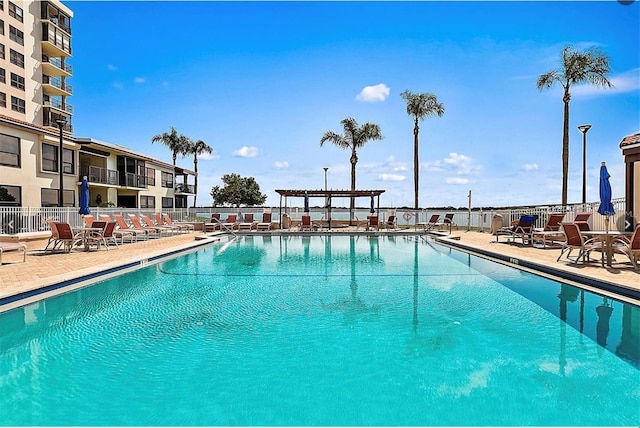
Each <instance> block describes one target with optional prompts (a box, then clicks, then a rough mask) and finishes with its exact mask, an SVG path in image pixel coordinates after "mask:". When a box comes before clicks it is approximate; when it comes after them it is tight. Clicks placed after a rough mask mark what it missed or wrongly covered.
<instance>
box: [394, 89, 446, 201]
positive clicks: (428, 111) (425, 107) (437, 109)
mask: <svg viewBox="0 0 640 428" xmlns="http://www.w3.org/2000/svg"><path fill="white" fill-rule="evenodd" d="M400 96H401V97H402V98H404V100H405V101H406V102H407V114H408V115H409V116H413V184H414V198H413V201H414V204H413V208H414V209H416V210H417V209H418V189H419V187H418V181H419V180H418V172H419V168H420V163H419V161H418V134H419V132H420V127H419V126H418V122H419V121H420V120H422V119H424V118H425V117H427V116H435V115H437V116H442V115H443V114H444V105H443V104H442V103H439V102H438V98H437V97H436V96H435V95H434V94H414V93H413V92H411V91H409V90H406V91H404V92H403V93H401V94H400Z"/></svg>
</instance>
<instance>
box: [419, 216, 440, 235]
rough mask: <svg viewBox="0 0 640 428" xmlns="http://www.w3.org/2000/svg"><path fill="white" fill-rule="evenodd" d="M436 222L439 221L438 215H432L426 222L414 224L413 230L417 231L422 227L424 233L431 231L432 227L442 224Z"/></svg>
mask: <svg viewBox="0 0 640 428" xmlns="http://www.w3.org/2000/svg"><path fill="white" fill-rule="evenodd" d="M438 220H440V214H432V215H431V218H430V219H429V221H428V222H426V223H416V226H415V229H416V230H417V229H418V227H422V228H423V229H424V230H425V232H426V231H427V230H431V229H433V228H434V227H440V226H442V225H443V224H444V223H440V222H439V221H438Z"/></svg>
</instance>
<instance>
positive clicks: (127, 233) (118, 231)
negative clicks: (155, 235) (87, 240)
mask: <svg viewBox="0 0 640 428" xmlns="http://www.w3.org/2000/svg"><path fill="white" fill-rule="evenodd" d="M100 220H102V221H106V222H107V223H114V224H115V226H114V229H113V236H114V238H115V239H116V240H117V239H118V238H120V243H121V244H124V238H125V237H126V238H129V242H133V240H134V238H135V240H136V241H137V240H138V234H140V235H144V233H136V231H135V230H128V229H127V230H125V229H122V228H121V227H120V226H119V225H118V223H117V222H116V221H114V220H111V216H110V215H108V214H101V215H100Z"/></svg>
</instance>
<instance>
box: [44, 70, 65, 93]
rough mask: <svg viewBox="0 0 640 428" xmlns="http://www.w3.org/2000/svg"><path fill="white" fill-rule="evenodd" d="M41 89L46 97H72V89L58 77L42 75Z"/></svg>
mask: <svg viewBox="0 0 640 428" xmlns="http://www.w3.org/2000/svg"><path fill="white" fill-rule="evenodd" d="M42 89H43V91H44V92H45V93H46V94H48V95H53V96H67V97H70V96H71V95H73V87H72V86H71V85H68V84H66V83H65V82H64V81H63V80H62V78H60V77H50V76H47V75H45V74H43V75H42Z"/></svg>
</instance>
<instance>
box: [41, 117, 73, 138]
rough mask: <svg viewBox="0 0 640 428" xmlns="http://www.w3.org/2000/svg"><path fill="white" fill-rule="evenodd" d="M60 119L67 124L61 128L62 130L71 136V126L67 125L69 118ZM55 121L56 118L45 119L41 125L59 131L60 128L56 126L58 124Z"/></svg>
mask: <svg viewBox="0 0 640 428" xmlns="http://www.w3.org/2000/svg"><path fill="white" fill-rule="evenodd" d="M61 118H62V119H65V120H66V121H67V123H66V124H65V125H64V126H63V127H62V130H63V131H64V132H67V133H69V134H73V125H72V124H70V123H69V120H70V119H71V118H65V117H61ZM56 119H58V117H52V118H49V117H45V118H44V123H43V124H42V126H49V127H51V128H55V129H57V130H59V129H60V127H59V126H58V122H56Z"/></svg>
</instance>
